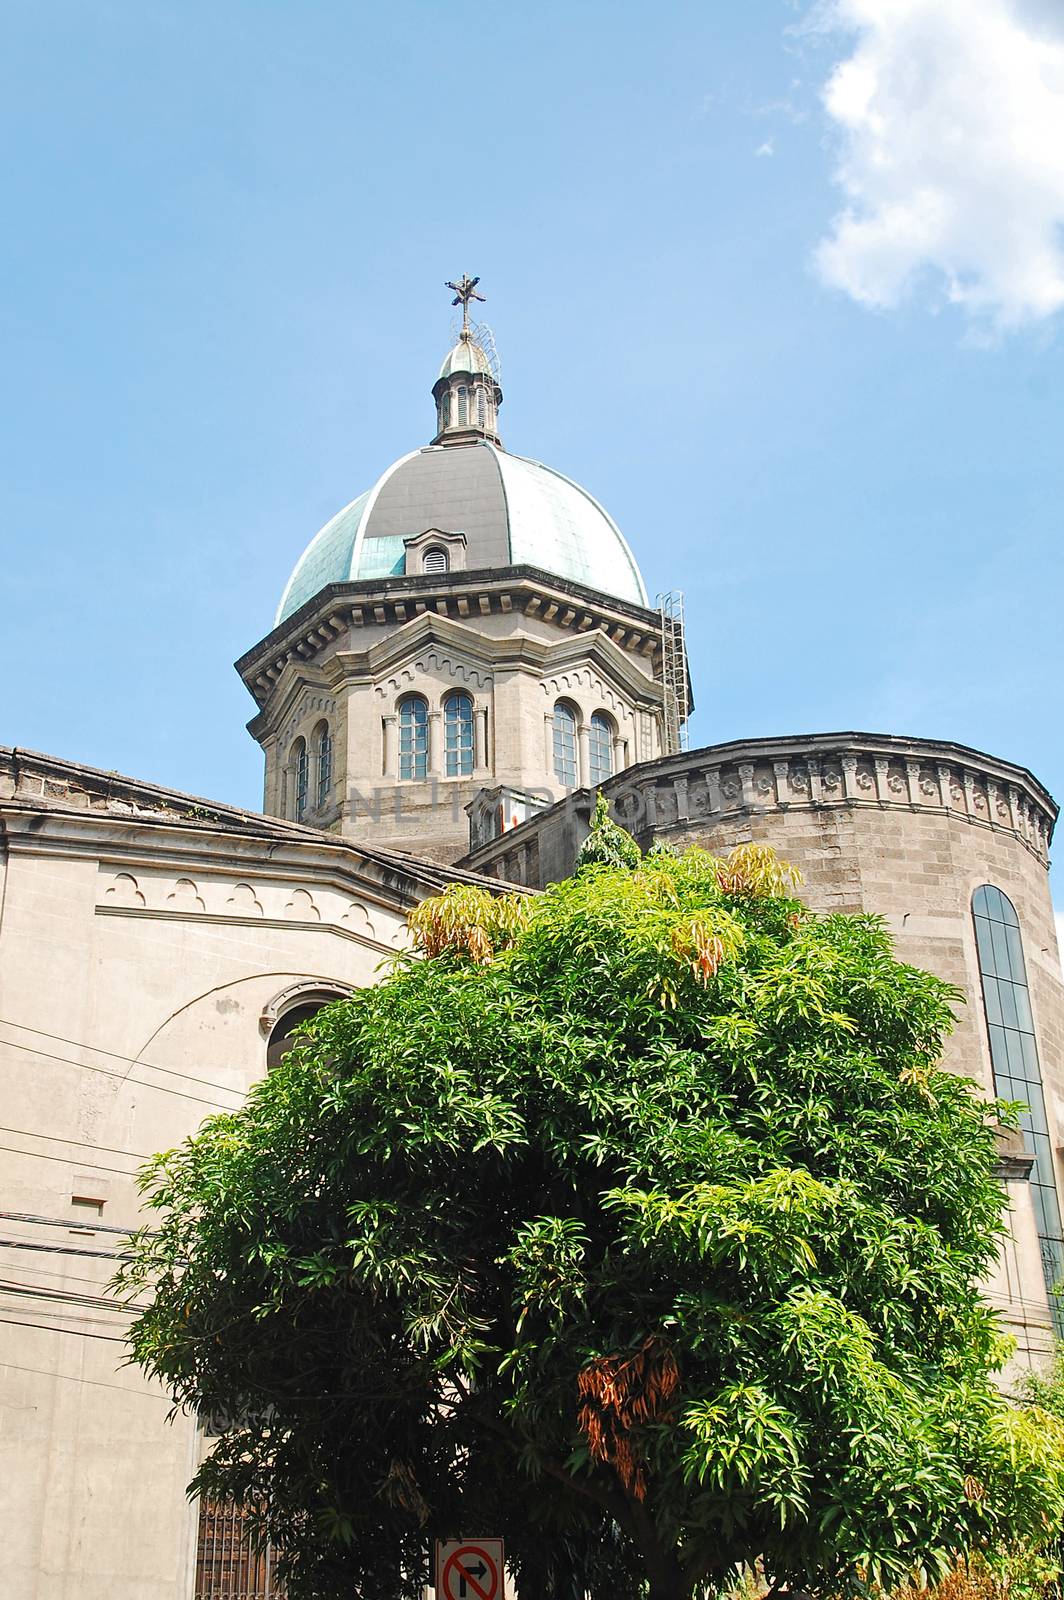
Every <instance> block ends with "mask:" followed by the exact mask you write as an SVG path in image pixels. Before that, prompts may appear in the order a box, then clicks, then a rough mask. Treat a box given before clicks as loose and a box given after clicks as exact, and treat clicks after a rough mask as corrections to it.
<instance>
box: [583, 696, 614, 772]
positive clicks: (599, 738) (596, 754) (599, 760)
mask: <svg viewBox="0 0 1064 1600" xmlns="http://www.w3.org/2000/svg"><path fill="white" fill-rule="evenodd" d="M587 749H588V767H589V769H590V770H589V772H588V779H589V782H590V783H591V786H592V788H597V787H598V785H599V784H600V783H605V781H606V779H607V778H611V777H612V776H613V724H612V722H611V721H610V719H609V717H608V716H607V715H606V713H605V712H604V711H596V712H595V714H594V716H593V717H592V718H591V723H590V726H589V728H588V735H587Z"/></svg>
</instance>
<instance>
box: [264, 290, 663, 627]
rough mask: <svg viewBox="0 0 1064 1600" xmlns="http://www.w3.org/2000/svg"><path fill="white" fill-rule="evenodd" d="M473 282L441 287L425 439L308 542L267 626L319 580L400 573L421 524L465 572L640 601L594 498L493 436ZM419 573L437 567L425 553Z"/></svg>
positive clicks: (491, 389)
mask: <svg viewBox="0 0 1064 1600" xmlns="http://www.w3.org/2000/svg"><path fill="white" fill-rule="evenodd" d="M478 282H479V280H478V279H477V278H469V277H463V278H462V279H460V280H459V281H458V282H457V283H453V284H448V286H447V287H448V288H451V289H454V290H455V291H456V299H455V304H456V305H459V304H460V305H461V306H462V308H463V322H462V331H461V334H460V336H459V338H458V340H457V342H456V344H455V346H454V348H453V349H452V350H451V351H450V352H449V354H448V355H447V357H446V359H445V360H444V362H443V365H442V366H441V368H440V374H439V377H438V378H437V379H436V382H435V384H434V385H433V389H432V393H433V398H434V399H435V401H436V416H437V431H436V435H435V438H434V439H433V441H432V443H431V444H430V445H427V446H425V447H424V448H423V449H420V450H414V451H411V452H410V454H409V455H405V456H401V457H400V458H399V460H398V461H395V462H393V463H392V465H391V466H390V467H388V468H387V470H386V471H384V472H383V473H382V474H381V475H380V477H379V478H378V479H377V480H376V482H375V483H374V484H373V486H372V487H371V488H369V489H367V490H366V492H365V493H364V494H360V495H359V496H358V498H357V499H355V500H352V501H351V502H350V504H349V505H346V506H344V508H343V510H342V511H338V512H337V514H336V516H334V517H333V518H332V519H331V520H330V521H329V522H327V523H326V524H325V526H324V528H322V529H321V531H320V532H319V533H317V534H316V535H315V537H314V538H313V539H312V540H311V542H310V544H309V545H308V546H307V548H306V549H305V550H304V552H303V554H302V555H301V556H300V558H299V560H298V561H297V563H296V566H295V570H294V571H293V573H292V576H291V577H290V578H289V580H288V583H287V584H286V586H285V590H284V593H283V594H282V596H281V603H280V605H279V606H278V608H277V616H276V620H275V626H276V625H278V624H280V623H282V622H283V621H284V620H285V618H286V617H290V616H291V615H292V614H293V613H294V612H296V611H298V610H299V609H300V607H301V606H304V605H306V604H307V602H308V601H310V600H313V598H314V596H315V595H316V594H318V593H320V591H321V590H322V589H324V588H325V587H326V586H327V585H329V584H334V583H358V582H360V581H363V580H366V579H381V578H389V577H402V576H403V575H404V574H405V573H406V572H407V566H406V560H407V544H408V542H409V541H410V540H412V539H416V538H417V537H418V536H419V535H420V534H422V533H423V532H424V531H425V530H426V529H428V528H435V529H437V530H442V531H446V532H450V533H453V534H460V535H462V536H463V537H464V540H465V559H464V563H463V565H464V567H465V568H466V569H467V570H468V571H477V570H483V569H484V568H503V567H515V566H530V567H539V568H540V569H541V570H543V571H545V572H549V573H551V574H553V575H554V576H556V577H559V578H568V579H571V580H572V581H574V582H576V583H580V584H582V585H584V587H586V588H589V589H597V590H599V591H600V592H601V593H603V594H605V595H610V596H612V597H613V598H615V599H618V600H626V601H629V602H630V603H632V604H634V605H639V606H646V605H647V603H648V601H647V593H646V589H645V587H644V585H643V579H642V577H641V575H640V572H639V568H638V566H637V565H636V561H635V557H634V556H633V555H632V552H631V550H630V549H629V548H628V545H627V544H626V543H625V540H624V537H623V535H622V534H621V531H620V529H619V528H618V527H617V524H616V523H615V522H614V521H613V519H612V517H610V515H609V514H608V513H607V512H606V511H605V510H604V509H603V507H602V506H601V505H600V504H599V503H598V501H597V500H595V499H594V498H593V497H592V496H591V495H590V494H588V492H587V490H586V489H582V488H581V487H580V485H579V484H577V483H574V482H573V481H572V479H571V478H567V477H565V476H563V474H562V473H560V472H556V471H554V469H553V468H551V467H547V466H544V465H543V463H542V462H539V461H532V460H530V459H529V458H528V457H526V456H518V455H513V454H511V453H510V452H509V451H507V450H504V449H503V448H502V444H501V441H500V440H499V437H498V434H497V431H496V429H497V417H498V409H499V407H500V405H501V404H502V389H501V387H500V385H499V380H498V374H497V371H496V370H495V365H494V363H493V360H492V359H490V358H489V356H488V354H487V351H486V350H485V349H484V347H483V344H482V342H481V339H480V338H478V337H477V332H478V330H476V329H474V328H473V327H472V326H471V325H470V323H469V302H470V300H471V299H476V300H479V299H481V298H482V296H480V295H478V294H476V292H475V291H476V285H477V283H478ZM488 346H489V348H492V346H491V341H490V338H489V339H488ZM422 570H423V571H424V572H425V573H430V572H432V571H434V570H435V571H437V572H439V571H441V570H444V568H443V566H442V565H441V564H439V557H433V559H432V561H431V562H428V563H426V565H425V566H424V567H423V569H422Z"/></svg>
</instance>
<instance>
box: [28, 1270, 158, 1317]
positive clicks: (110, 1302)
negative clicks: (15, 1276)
mask: <svg viewBox="0 0 1064 1600" xmlns="http://www.w3.org/2000/svg"><path fill="white" fill-rule="evenodd" d="M0 1294H17V1295H21V1296H22V1297H23V1298H25V1299H31V1300H54V1301H56V1302H57V1303H58V1304H59V1305H65V1306H81V1308H82V1309H83V1310H85V1311H130V1312H133V1311H147V1309H148V1308H147V1306H133V1305H127V1304H126V1302H125V1301H124V1300H116V1299H115V1298H114V1297H113V1296H112V1295H104V1294H79V1293H78V1292H77V1290H74V1289H71V1290H63V1289H42V1288H40V1287H39V1286H38V1285H36V1284H30V1283H8V1282H7V1281H6V1279H4V1278H0Z"/></svg>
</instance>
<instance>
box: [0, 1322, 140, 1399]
mask: <svg viewBox="0 0 1064 1600" xmlns="http://www.w3.org/2000/svg"><path fill="white" fill-rule="evenodd" d="M0 1323H4V1324H5V1325H6V1326H7V1327H9V1328H39V1329H40V1330H41V1332H42V1333H68V1334H69V1335H70V1336H71V1338H73V1339H103V1340H104V1342H105V1343H106V1344H128V1343H129V1340H128V1339H120V1338H119V1337H118V1335H117V1334H114V1333H85V1332H84V1331H83V1330H82V1329H81V1328H54V1327H52V1325H51V1323H48V1322H12V1320H11V1318H10V1317H0ZM0 1365H3V1363H0ZM48 1376H49V1377H51V1376H52V1374H51V1373H49V1374H48ZM113 1387H117V1385H114V1386H113Z"/></svg>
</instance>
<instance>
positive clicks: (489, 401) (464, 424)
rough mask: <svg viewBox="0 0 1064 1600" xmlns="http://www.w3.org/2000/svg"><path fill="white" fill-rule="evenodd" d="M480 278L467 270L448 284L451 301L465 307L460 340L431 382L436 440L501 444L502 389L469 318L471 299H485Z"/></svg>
mask: <svg viewBox="0 0 1064 1600" xmlns="http://www.w3.org/2000/svg"><path fill="white" fill-rule="evenodd" d="M479 282H480V279H479V278H471V277H470V276H469V274H468V273H464V274H463V275H462V277H461V278H459V279H458V281H457V282H456V283H448V285H447V287H448V289H453V290H454V291H455V298H454V300H453V301H452V304H453V305H456V306H459V305H460V306H461V307H462V329H461V332H460V334H459V336H458V343H457V344H456V345H455V347H454V349H453V350H451V352H450V353H449V354H448V356H447V357H446V359H445V360H444V363H443V366H442V367H441V368H440V375H439V377H438V378H437V379H436V382H435V383H434V384H433V386H432V398H433V399H434V400H435V402H436V434H435V437H434V438H433V441H432V442H433V444H442V445H461V444H475V443H477V442H478V441H479V440H482V439H485V440H488V441H489V442H490V443H491V444H496V445H499V444H501V440H500V439H499V433H498V414H499V407H500V406H501V405H502V389H501V388H500V387H499V383H498V380H497V378H496V376H495V372H494V371H493V369H492V363H491V361H490V360H489V359H488V356H487V354H486V352H485V350H484V348H483V346H482V345H481V344H480V343H479V342H478V341H477V339H476V337H475V335H474V330H473V328H472V327H471V325H470V322H469V302H470V301H471V300H483V299H484V296H483V295H482V294H477V292H476V287H477V284H478V283H479Z"/></svg>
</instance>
